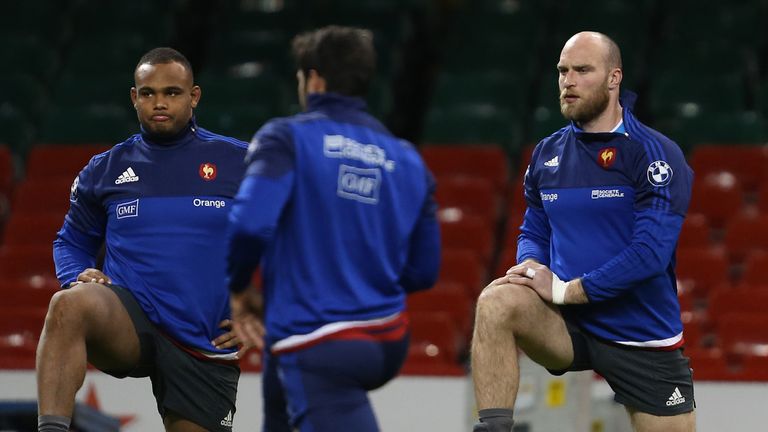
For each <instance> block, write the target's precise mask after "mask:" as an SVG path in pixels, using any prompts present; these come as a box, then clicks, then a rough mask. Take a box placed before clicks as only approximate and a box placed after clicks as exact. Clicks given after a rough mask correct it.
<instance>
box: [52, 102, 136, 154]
mask: <svg viewBox="0 0 768 432" xmlns="http://www.w3.org/2000/svg"><path fill="white" fill-rule="evenodd" d="M126 106H128V107H130V105H128V104H127V103H126ZM132 108H133V107H131V109H132ZM83 125H88V126H87V127H83ZM138 132H139V123H138V120H137V119H136V113H135V112H134V113H131V112H130V111H129V110H128V108H125V107H123V106H115V105H109V106H104V105H99V104H86V105H84V106H76V107H73V106H56V107H52V108H51V109H50V110H48V111H47V112H46V115H45V118H44V120H43V122H42V124H41V126H40V129H39V136H38V140H39V141H41V142H47V143H54V144H77V143H89V144H94V143H110V144H115V143H119V142H122V141H124V140H125V139H127V138H128V137H130V136H131V135H133V134H135V133H138Z"/></svg>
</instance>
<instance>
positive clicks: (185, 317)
mask: <svg viewBox="0 0 768 432" xmlns="http://www.w3.org/2000/svg"><path fill="white" fill-rule="evenodd" d="M246 148H247V144H246V143H244V142H241V141H238V140H235V139H233V138H228V137H224V136H221V135H217V134H214V133H211V132H209V131H207V130H205V129H203V128H199V127H197V125H196V124H195V123H194V120H193V121H192V122H190V125H189V126H187V127H186V128H185V129H184V130H183V131H182V132H181V133H180V134H179V135H178V136H176V137H174V138H172V139H168V140H164V141H163V142H162V143H160V142H156V141H153V139H152V138H151V137H149V136H147V135H146V134H136V135H133V136H131V137H130V138H128V139H127V140H126V141H125V142H123V143H120V144H117V145H115V146H114V147H113V148H111V149H110V150H108V151H106V152H104V153H101V154H99V155H96V156H94V157H93V158H92V159H91V160H90V162H89V163H88V165H86V166H85V168H83V170H82V171H81V172H80V174H79V175H78V177H77V178H76V180H75V183H74V184H73V186H72V195H71V196H70V209H69V212H68V213H67V216H66V218H65V220H64V226H63V227H62V228H61V231H59V233H58V236H57V238H56V240H55V241H54V261H55V264H56V275H57V277H58V279H59V281H60V282H61V284H62V286H65V287H66V286H68V285H69V283H70V282H73V281H75V280H76V278H77V275H78V274H79V273H80V272H82V271H83V270H85V269H86V268H88V267H94V266H95V263H96V257H97V255H98V253H99V250H100V248H101V245H102V244H103V243H106V256H105V259H104V266H103V272H104V273H105V274H107V275H108V276H109V277H110V278H111V279H112V283H114V284H116V285H119V286H122V287H124V288H126V289H128V290H130V291H131V293H133V295H134V297H136V300H137V301H138V303H139V305H141V308H142V309H143V310H144V312H145V313H146V315H147V317H148V318H149V320H150V321H151V322H153V323H154V324H155V325H157V327H158V328H159V329H160V330H161V331H163V332H164V333H166V334H167V335H168V336H170V337H171V338H172V339H174V340H175V341H177V342H179V343H181V344H182V345H184V346H187V347H189V348H191V349H194V350H196V351H200V352H203V353H205V354H206V355H208V356H215V355H216V354H228V353H232V352H233V351H234V350H232V349H230V350H217V349H216V348H214V347H213V346H212V345H211V341H212V340H213V339H215V338H216V337H217V336H219V335H221V334H222V333H223V332H224V330H222V329H219V328H218V325H219V323H220V322H221V321H222V320H223V319H226V318H229V317H230V315H231V314H230V310H229V291H228V289H227V286H226V259H225V256H226V255H225V254H226V237H225V233H226V227H227V219H228V213H229V210H230V208H231V206H232V199H233V198H234V196H235V193H236V192H237V188H238V185H239V184H240V181H241V179H242V178H243V175H244V173H245V163H244V158H245V154H246ZM224 357H227V356H224Z"/></svg>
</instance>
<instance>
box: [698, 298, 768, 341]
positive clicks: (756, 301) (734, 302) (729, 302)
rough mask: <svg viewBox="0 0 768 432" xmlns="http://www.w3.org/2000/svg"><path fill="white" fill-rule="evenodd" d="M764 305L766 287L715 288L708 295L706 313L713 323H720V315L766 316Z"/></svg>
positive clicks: (765, 302)
mask: <svg viewBox="0 0 768 432" xmlns="http://www.w3.org/2000/svg"><path fill="white" fill-rule="evenodd" d="M766 305H768V288H762V289H759V288H754V289H749V290H745V289H735V288H731V289H716V290H713V291H712V293H711V294H710V295H709V301H708V306H707V314H708V315H709V316H710V318H711V319H712V321H713V322H715V323H720V322H721V318H722V317H724V316H726V315H732V314H744V315H765V316H768V309H766ZM763 331H765V329H763ZM766 334H767V335H768V332H766Z"/></svg>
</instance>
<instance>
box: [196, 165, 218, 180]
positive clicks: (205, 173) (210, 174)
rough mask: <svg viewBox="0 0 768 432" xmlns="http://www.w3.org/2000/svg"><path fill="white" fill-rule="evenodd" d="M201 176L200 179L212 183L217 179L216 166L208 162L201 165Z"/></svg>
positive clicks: (199, 171)
mask: <svg viewBox="0 0 768 432" xmlns="http://www.w3.org/2000/svg"><path fill="white" fill-rule="evenodd" d="M197 173H198V174H200V178H202V179H203V180H205V181H211V180H213V179H215V178H216V173H217V171H216V165H214V164H212V163H209V162H206V163H203V164H200V169H199V170H198V171H197Z"/></svg>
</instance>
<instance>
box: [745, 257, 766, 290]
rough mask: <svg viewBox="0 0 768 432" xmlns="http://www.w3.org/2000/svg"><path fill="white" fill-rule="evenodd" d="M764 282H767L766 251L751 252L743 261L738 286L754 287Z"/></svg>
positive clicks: (764, 283)
mask: <svg viewBox="0 0 768 432" xmlns="http://www.w3.org/2000/svg"><path fill="white" fill-rule="evenodd" d="M766 284H768V252H764V251H756V252H752V253H750V254H749V255H748V256H747V258H746V262H745V263H744V273H743V274H742V276H741V279H740V280H739V286H740V287H756V286H763V285H766Z"/></svg>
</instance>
